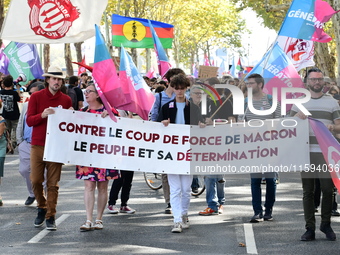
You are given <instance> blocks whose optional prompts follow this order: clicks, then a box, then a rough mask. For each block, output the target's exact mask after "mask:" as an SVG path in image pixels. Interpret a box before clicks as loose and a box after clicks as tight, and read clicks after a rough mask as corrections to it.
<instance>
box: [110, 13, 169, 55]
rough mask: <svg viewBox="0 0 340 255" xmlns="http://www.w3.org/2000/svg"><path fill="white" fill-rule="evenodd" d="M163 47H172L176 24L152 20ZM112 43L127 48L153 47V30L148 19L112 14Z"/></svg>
mask: <svg viewBox="0 0 340 255" xmlns="http://www.w3.org/2000/svg"><path fill="white" fill-rule="evenodd" d="M150 21H151V23H152V26H153V27H154V29H155V30H156V32H157V35H158V37H159V40H160V41H161V43H162V45H163V48H165V49H170V48H172V40H173V38H174V26H173V25H171V24H167V23H163V22H159V21H155V20H150ZM112 45H113V46H116V47H121V46H122V45H123V46H124V47H126V48H153V47H154V43H153V39H152V34H151V30H150V27H149V23H148V20H147V19H141V18H131V17H124V16H120V15H117V14H112Z"/></svg>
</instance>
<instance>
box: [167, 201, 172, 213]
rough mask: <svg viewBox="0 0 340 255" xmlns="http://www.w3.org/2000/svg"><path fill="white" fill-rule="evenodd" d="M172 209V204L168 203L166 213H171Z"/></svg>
mask: <svg viewBox="0 0 340 255" xmlns="http://www.w3.org/2000/svg"><path fill="white" fill-rule="evenodd" d="M171 213H172V210H171V205H170V203H169V204H168V206H167V207H166V208H165V214H171Z"/></svg>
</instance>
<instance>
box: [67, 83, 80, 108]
mask: <svg viewBox="0 0 340 255" xmlns="http://www.w3.org/2000/svg"><path fill="white" fill-rule="evenodd" d="M67 95H68V96H69V97H70V98H71V100H72V107H73V109H74V110H78V97H77V93H76V91H75V90H74V87H71V88H70V87H67Z"/></svg>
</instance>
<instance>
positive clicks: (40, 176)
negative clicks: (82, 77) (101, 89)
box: [27, 67, 72, 230]
mask: <svg viewBox="0 0 340 255" xmlns="http://www.w3.org/2000/svg"><path fill="white" fill-rule="evenodd" d="M43 76H44V77H46V78H45V89H43V90H41V91H38V92H36V93H34V94H32V96H31V98H30V103H29V105H28V110H27V125H28V126H32V127H33V131H32V140H31V146H32V147H31V181H32V188H33V192H34V195H35V198H36V200H37V203H38V216H37V218H36V219H35V221H34V226H35V227H40V226H42V225H43V223H44V221H45V219H46V228H47V229H48V230H56V229H57V227H56V224H55V214H56V206H57V200H58V189H59V186H58V182H59V180H60V174H61V166H62V164H61V163H55V162H47V161H44V159H43V155H44V149H45V139H46V129H47V117H48V115H50V114H54V110H53V108H55V107H62V108H64V109H69V108H70V107H71V106H72V101H71V98H70V97H69V96H67V95H65V94H63V93H62V92H61V91H60V88H61V87H62V85H63V84H64V79H65V76H64V75H63V73H62V70H61V69H60V68H58V67H50V68H49V69H48V72H47V73H44V74H43ZM50 149H51V148H50ZM45 167H46V169H47V176H46V186H47V192H46V193H47V194H46V197H45V196H44V191H43V184H42V183H43V182H44V169H45Z"/></svg>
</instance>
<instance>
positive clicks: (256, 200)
mask: <svg viewBox="0 0 340 255" xmlns="http://www.w3.org/2000/svg"><path fill="white" fill-rule="evenodd" d="M263 176H264V178H265V179H266V201H265V203H264V207H265V214H270V215H271V212H272V210H273V206H274V203H275V194H276V178H275V173H265V174H263ZM250 177H251V195H252V205H253V210H254V214H255V215H256V214H262V213H263V209H262V192H261V180H262V174H261V173H255V174H250Z"/></svg>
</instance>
